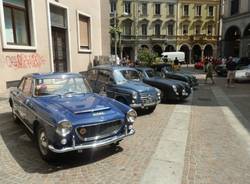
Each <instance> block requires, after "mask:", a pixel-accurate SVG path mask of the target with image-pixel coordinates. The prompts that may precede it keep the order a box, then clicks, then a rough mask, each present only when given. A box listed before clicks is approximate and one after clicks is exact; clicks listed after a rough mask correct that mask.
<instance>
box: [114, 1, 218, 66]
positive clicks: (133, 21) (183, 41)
mask: <svg viewBox="0 0 250 184" xmlns="http://www.w3.org/2000/svg"><path fill="white" fill-rule="evenodd" d="M219 2H220V1H219V0H209V1H207V0H200V1H196V0H167V1H166V0H110V9H111V26H117V27H118V28H119V29H120V32H121V33H120V37H119V38H120V44H118V53H120V56H121V57H124V56H127V55H128V56H129V57H130V58H131V59H132V60H135V59H136V56H137V51H138V49H140V48H144V47H146V48H149V49H150V50H153V51H154V52H156V53H158V55H160V54H161V53H162V52H163V51H176V50H181V51H184V52H185V53H186V60H187V62H194V61H196V60H198V59H200V58H202V57H203V56H216V55H217V40H218V32H219V8H220V6H219ZM114 13H115V14H114ZM114 19H116V20H117V21H114ZM114 45H115V44H114V39H113V41H112V47H114ZM112 51H113V53H114V49H112Z"/></svg>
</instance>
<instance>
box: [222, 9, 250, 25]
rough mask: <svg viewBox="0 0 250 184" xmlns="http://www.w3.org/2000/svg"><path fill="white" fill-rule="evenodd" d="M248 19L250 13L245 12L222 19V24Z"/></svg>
mask: <svg viewBox="0 0 250 184" xmlns="http://www.w3.org/2000/svg"><path fill="white" fill-rule="evenodd" d="M249 17H250V12H245V13H240V14H237V15H232V16H230V17H224V18H223V22H225V23H227V22H231V21H235V20H239V19H242V18H247V19H249Z"/></svg>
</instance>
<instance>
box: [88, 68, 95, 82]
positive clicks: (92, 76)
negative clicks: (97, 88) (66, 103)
mask: <svg viewBox="0 0 250 184" xmlns="http://www.w3.org/2000/svg"><path fill="white" fill-rule="evenodd" d="M87 79H88V80H89V81H92V82H93V81H95V80H96V79H97V70H94V69H93V70H90V71H89V72H88V74H87Z"/></svg>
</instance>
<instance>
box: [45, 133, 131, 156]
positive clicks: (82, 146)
mask: <svg viewBox="0 0 250 184" xmlns="http://www.w3.org/2000/svg"><path fill="white" fill-rule="evenodd" d="M134 133H135V130H134V129H131V130H130V131H129V132H126V133H125V134H123V135H119V136H113V137H110V138H107V139H104V140H100V141H96V142H90V143H85V144H80V145H77V146H76V145H75V137H74V136H73V138H72V142H73V145H72V147H65V148H62V149H56V148H55V147H54V146H52V145H49V146H48V148H49V149H50V150H51V151H52V152H54V153H65V152H70V151H76V150H82V149H89V148H98V147H101V146H105V145H109V144H112V143H116V142H117V141H120V140H122V139H124V138H125V137H127V136H130V135H133V134H134Z"/></svg>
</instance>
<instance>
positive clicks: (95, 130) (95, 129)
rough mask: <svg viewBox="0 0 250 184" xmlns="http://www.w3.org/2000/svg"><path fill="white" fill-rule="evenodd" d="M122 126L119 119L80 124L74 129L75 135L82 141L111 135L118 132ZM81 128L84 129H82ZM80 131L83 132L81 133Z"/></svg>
mask: <svg viewBox="0 0 250 184" xmlns="http://www.w3.org/2000/svg"><path fill="white" fill-rule="evenodd" d="M121 128H122V122H121V121H120V120H117V121H112V122H105V123H101V124H95V125H90V126H81V127H77V128H76V129H75V131H76V134H77V136H78V137H79V138H80V139H81V140H82V141H93V140H98V139H102V138H105V137H109V136H112V135H114V134H116V133H117V132H119V130H120V129H121ZM83 129H85V130H84V131H83ZM81 132H85V133H84V134H83V135H82V134H81Z"/></svg>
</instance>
